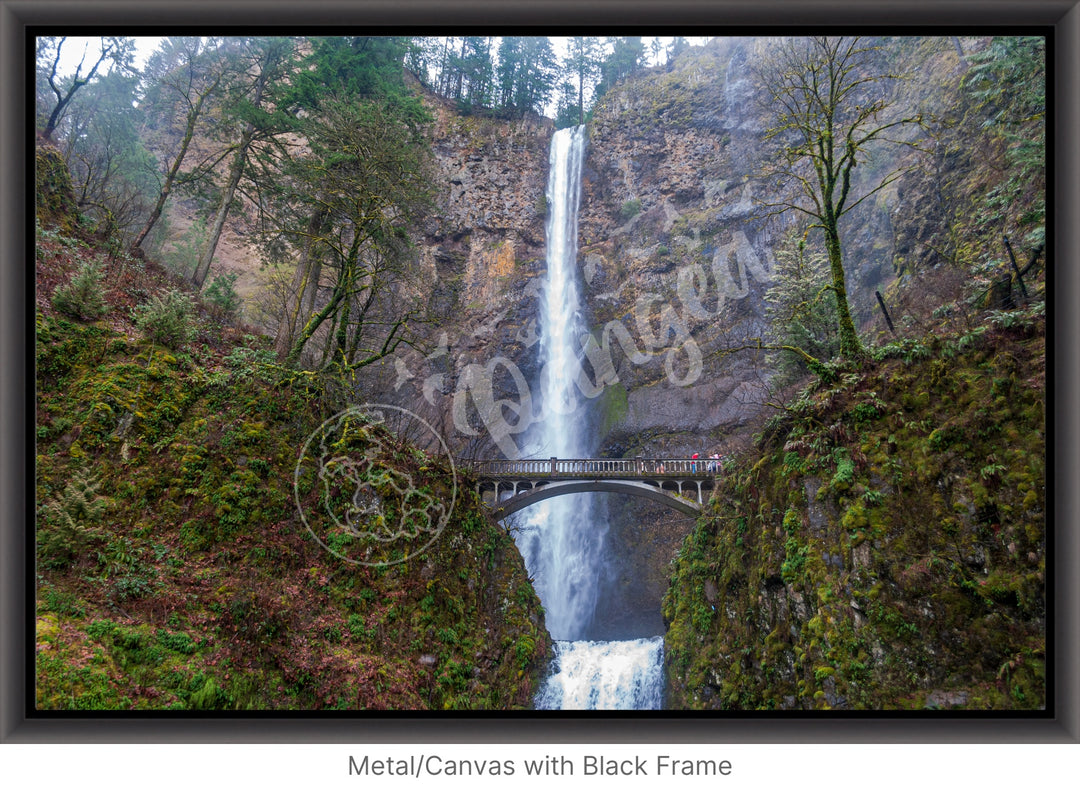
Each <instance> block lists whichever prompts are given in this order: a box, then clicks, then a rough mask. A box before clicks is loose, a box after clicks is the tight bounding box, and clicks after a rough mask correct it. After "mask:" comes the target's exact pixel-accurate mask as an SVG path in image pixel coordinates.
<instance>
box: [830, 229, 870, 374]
mask: <svg viewBox="0 0 1080 798" xmlns="http://www.w3.org/2000/svg"><path fill="white" fill-rule="evenodd" d="M825 247H826V249H827V250H828V252H829V267H830V270H831V272H832V288H833V292H834V293H835V294H836V319H837V325H838V328H839V332H840V355H841V357H845V358H852V359H855V358H858V357H860V356H861V355H862V354H863V345H862V341H860V340H859V333H858V332H857V331H856V330H855V323H854V321H852V319H851V309H850V308H849V307H848V298H847V285H846V284H845V281H844V260H843V256H842V255H841V252H840V238H839V236H838V235H837V233H836V229H835V224H834V225H833V226H832V227H826V230H825Z"/></svg>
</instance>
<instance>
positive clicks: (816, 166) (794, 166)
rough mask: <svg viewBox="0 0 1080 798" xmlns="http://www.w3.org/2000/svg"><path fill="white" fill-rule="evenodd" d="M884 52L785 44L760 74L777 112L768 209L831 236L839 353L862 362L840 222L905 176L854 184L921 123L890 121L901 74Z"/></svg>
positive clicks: (845, 45)
mask: <svg viewBox="0 0 1080 798" xmlns="http://www.w3.org/2000/svg"><path fill="white" fill-rule="evenodd" d="M877 50H878V48H876V47H874V46H871V45H869V44H867V43H866V42H864V40H862V39H860V38H858V37H849V36H841V37H824V36H822V37H808V38H802V37H800V38H790V39H788V38H785V39H782V40H781V41H779V42H778V43H777V45H776V48H775V51H774V52H773V53H772V54H771V57H770V58H769V59H768V62H767V63H766V65H765V66H764V67H763V69H762V70H761V73H760V77H761V79H762V80H763V82H764V83H765V86H766V89H767V96H768V101H769V103H770V105H771V106H772V108H774V109H775V110H774V113H775V121H774V124H773V126H772V127H770V128H769V129H768V130H767V132H766V138H768V139H772V140H775V141H777V142H778V143H779V152H778V153H777V157H776V159H775V160H774V162H773V166H772V167H771V168H770V170H769V172H768V177H770V178H772V179H773V180H774V181H775V184H776V187H777V189H778V193H777V195H776V197H777V198H776V199H773V200H770V201H767V202H766V203H765V205H766V206H768V207H771V208H772V209H773V210H774V211H775V212H777V213H782V212H784V211H787V210H794V211H798V212H800V213H803V214H805V215H807V216H809V217H810V218H811V220H812V224H811V229H813V228H817V229H820V230H821V231H822V233H823V234H824V238H825V249H826V252H827V253H828V256H829V266H830V272H831V283H830V286H829V288H830V290H831V291H832V292H833V294H834V295H835V297H836V315H837V327H838V331H839V338H840V354H841V355H842V356H844V357H849V358H856V357H859V356H861V355H862V353H863V345H862V342H861V341H860V340H859V334H858V332H857V331H856V329H855V324H854V322H853V321H852V317H851V310H850V307H849V305H848V296H847V287H846V285H845V269H844V259H843V254H842V247H841V235H840V222H841V219H843V217H844V216H846V215H847V214H849V213H850V212H851V211H852V210H854V209H855V208H856V207H858V206H859V205H860V204H861V203H862V202H863V201H865V200H866V199H867V198H868V197H871V196H873V195H874V194H876V193H877V192H878V191H880V190H881V189H883V188H885V186H887V185H889V184H890V183H892V182H893V181H894V180H896V179H897V178H899V177H900V175H901V174H902V173H903V171H904V170H903V169H902V168H896V169H893V170H892V171H890V172H889V173H888V174H886V175H885V176H884V177H881V178H880V179H878V180H876V181H873V182H872V185H871V186H870V187H869V188H868V189H863V190H858V191H853V179H852V178H853V175H854V173H855V170H856V168H857V167H858V166H859V164H860V163H861V162H862V161H864V160H866V159H867V157H868V150H869V148H870V147H871V145H872V144H874V143H875V142H889V141H894V140H893V139H892V138H890V135H891V133H890V132H891V131H893V130H895V129H897V128H900V127H902V126H906V125H912V124H917V123H920V122H921V116H913V117H902V118H898V117H896V116H890V115H889V113H888V111H889V110H890V108H891V103H890V101H889V100H888V99H887V97H886V89H887V87H888V84H889V82H891V81H893V80H895V79H896V78H897V76H895V75H892V74H888V73H887V72H885V71H883V70H881V69H880V68H879V66H878V64H877V59H876V58H875V55H876V52H877ZM899 143H903V144H910V142H899Z"/></svg>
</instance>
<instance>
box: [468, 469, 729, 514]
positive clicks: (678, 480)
mask: <svg viewBox="0 0 1080 798" xmlns="http://www.w3.org/2000/svg"><path fill="white" fill-rule="evenodd" d="M462 465H463V466H464V468H463V471H464V473H465V474H466V475H471V476H469V477H467V478H469V479H470V481H472V482H473V484H474V486H475V489H476V490H477V492H478V493H479V494H480V497H481V499H482V500H483V501H484V502H485V503H487V504H488V505H489V506H490V507H491V508H492V509H493V510H494V511H495V517H496V518H498V519H501V518H504V517H506V516H507V515H510V514H511V513H514V512H517V511H518V510H521V509H523V508H525V507H527V506H529V505H530V504H535V503H536V502H538V501H542V500H544V499H547V498H551V497H552V496H560V495H565V494H568V493H582V492H591V491H603V492H610V493H623V494H629V495H635V496H642V497H645V498H648V499H652V500H654V501H658V502H661V503H662V504H665V505H667V506H669V507H672V508H673V509H676V510H678V511H679V512H681V513H684V514H686V515H689V516H692V517H697V516H698V515H700V514H701V511H702V507H703V505H704V502H705V499H706V498H707V493H708V491H711V490H712V488H713V487H714V484H715V476H716V474H717V473H718V472H719V471H720V469H721V468H722V467H723V461H722V460H713V459H709V458H698V459H696V460H695V459H693V458H689V457H682V458H648V457H644V458H642V457H637V458H630V459H627V458H622V459H560V458H557V457H552V458H549V459H547V460H473V461H470V462H466V463H463V464H462Z"/></svg>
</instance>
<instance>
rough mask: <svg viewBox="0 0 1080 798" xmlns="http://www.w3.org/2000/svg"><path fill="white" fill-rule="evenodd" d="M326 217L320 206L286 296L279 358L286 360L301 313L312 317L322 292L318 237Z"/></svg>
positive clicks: (276, 346) (277, 346)
mask: <svg viewBox="0 0 1080 798" xmlns="http://www.w3.org/2000/svg"><path fill="white" fill-rule="evenodd" d="M322 220H323V212H322V211H321V210H317V211H315V213H314V214H313V215H312V217H311V220H310V221H309V222H308V229H307V239H306V241H307V245H306V246H305V247H304V251H303V252H302V253H300V262H299V263H297V265H296V272H295V273H294V274H293V282H292V292H291V293H290V295H289V296H288V297H286V305H285V312H284V314H283V316H282V320H281V324H280V326H279V327H278V331H277V337H276V339H275V340H274V349H275V350H277V356H278V360H279V361H283V360H284V359H285V358H286V357H287V356H288V354H289V348H290V347H291V346H292V342H293V339H294V338H295V337H296V325H297V324H298V323H299V321H300V317H301V314H302V315H303V316H304V317H305V318H311V313H312V310H313V309H314V306H315V295H316V293H318V289H319V273H320V271H321V261H320V260H319V255H318V252H317V250H318V242H317V239H318V237H319V235H320V233H321V232H322Z"/></svg>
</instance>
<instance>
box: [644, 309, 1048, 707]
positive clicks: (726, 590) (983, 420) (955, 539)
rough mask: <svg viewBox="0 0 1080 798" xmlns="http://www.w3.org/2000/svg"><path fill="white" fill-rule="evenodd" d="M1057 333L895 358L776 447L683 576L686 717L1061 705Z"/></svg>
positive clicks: (703, 536)
mask: <svg viewBox="0 0 1080 798" xmlns="http://www.w3.org/2000/svg"><path fill="white" fill-rule="evenodd" d="M1044 325H1045V321H1044V318H1043V316H1042V312H1041V307H1039V308H1036V309H1035V310H1034V311H1017V312H1014V313H998V314H993V315H992V318H991V319H990V320H988V322H987V324H985V325H984V326H982V327H980V328H977V329H976V330H974V331H971V332H969V333H968V334H966V335H964V336H961V337H951V338H930V339H926V340H924V341H920V342H916V341H904V342H900V343H897V344H893V345H889V346H886V347H883V348H881V349H879V350H877V353H878V357H879V362H878V363H877V364H876V365H875V366H873V367H871V368H867V369H866V370H864V371H857V372H853V373H848V374H844V375H842V376H838V378H837V381H836V382H835V383H834V384H832V385H830V386H825V387H821V388H819V389H817V390H816V391H814V392H811V393H809V394H808V395H807V396H806V397H805V398H804V399H803V400H802V401H800V402H798V403H796V405H795V406H794V407H793V409H792V410H791V412H789V413H787V414H785V415H782V416H779V417H777V418H776V419H774V421H773V422H771V423H770V424H769V425H768V426H767V427H766V430H765V432H764V433H763V436H762V442H761V445H760V450H759V451H758V452H757V453H756V454H755V455H754V456H753V457H752V458H750V459H748V460H747V461H746V462H744V463H743V464H742V465H741V466H738V467H735V468H732V469H728V470H727V471H726V473H725V475H724V477H723V478H722V479H721V480H720V482H719V484H718V488H717V491H716V494H715V496H714V498H713V499H712V502H711V506H710V510H709V512H708V513H707V514H706V515H705V516H703V517H702V519H701V520H700V521H699V522H698V524H697V526H696V528H695V530H694V532H693V533H692V534H691V535H690V536H689V537H688V538H687V540H686V542H685V544H684V546H683V549H682V551H681V552H680V554H679V556H678V557H677V558H676V560H675V563H674V571H673V576H672V581H671V588H670V590H669V592H668V594H667V596H666V597H665V599H664V613H665V618H666V620H667V621H668V623H669V624H670V626H669V631H668V634H667V662H668V672H669V680H670V686H671V696H672V704H673V706H675V707H693V708H718V709H791V708H805V709H868V708H869V709H924V708H945V707H963V708H970V709H1032V708H1037V707H1040V706H1042V705H1043V704H1044V702H1045V697H1046V692H1045V691H1046V683H1045V675H1044V665H1045V583H1044V582H1045V574H1046V542H1045V503H1046V502H1045V485H1046V482H1045V480H1046V474H1045V465H1046V464H1045V439H1044V432H1045V403H1044V402H1045V338H1044V334H1045V326H1044Z"/></svg>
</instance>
